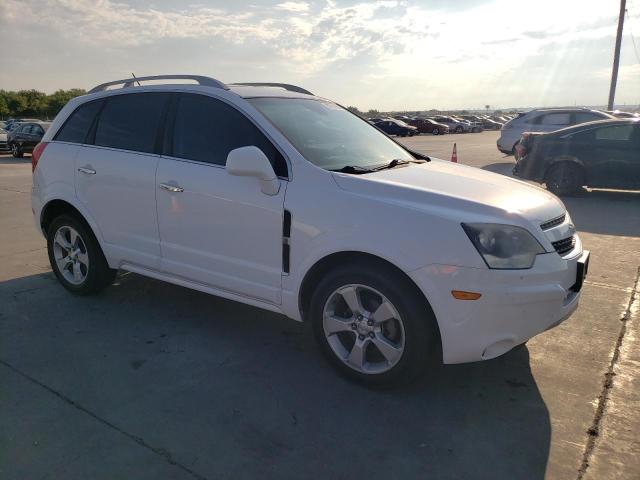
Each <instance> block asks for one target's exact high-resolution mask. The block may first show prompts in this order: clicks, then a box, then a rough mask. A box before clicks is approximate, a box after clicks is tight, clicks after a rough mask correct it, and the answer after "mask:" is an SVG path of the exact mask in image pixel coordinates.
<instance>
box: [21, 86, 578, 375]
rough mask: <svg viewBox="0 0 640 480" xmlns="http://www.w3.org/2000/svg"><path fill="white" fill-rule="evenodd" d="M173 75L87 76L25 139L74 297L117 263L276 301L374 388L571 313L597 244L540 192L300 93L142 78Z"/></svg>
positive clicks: (508, 343)
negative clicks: (29, 140) (90, 80)
mask: <svg viewBox="0 0 640 480" xmlns="http://www.w3.org/2000/svg"><path fill="white" fill-rule="evenodd" d="M169 78H180V79H182V78H191V79H193V80H195V81H196V82H197V84H193V85H189V84H173V85H169V84H160V85H158V84H155V85H150V86H133V84H132V83H131V80H123V81H119V82H110V83H108V84H104V85H101V86H99V87H96V88H94V89H93V90H92V91H91V92H89V94H88V95H85V96H83V97H79V98H76V99H73V100H72V101H70V102H69V104H68V105H67V106H66V107H65V108H64V109H63V110H62V111H61V112H60V114H59V115H58V116H57V117H56V119H55V121H54V122H53V125H52V126H51V128H50V129H49V130H48V131H47V133H46V135H45V137H44V138H43V141H42V143H40V144H39V145H38V146H37V148H36V149H35V151H34V154H33V169H34V175H33V191H32V205H33V212H34V215H35V221H36V224H37V226H38V228H39V229H41V230H42V232H43V233H44V235H45V236H46V238H47V245H48V252H49V258H50V261H51V267H52V268H53V271H54V272H55V275H56V276H57V278H58V279H59V280H60V282H61V283H62V285H63V286H64V287H65V288H67V289H68V290H69V291H71V292H73V293H77V294H90V293H94V292H97V291H99V290H100V289H102V288H104V287H105V286H107V285H109V284H110V283H111V282H112V281H113V279H114V277H115V274H116V271H117V270H118V269H122V270H127V271H131V272H136V273H139V274H141V275H146V276H149V277H153V278H156V279H161V280H165V281H167V282H171V283H175V284H177V285H182V286H186V287H189V288H193V289H196V290H200V291H203V292H207V293H211V294H214V295H218V296H221V297H225V298H228V299H232V300H236V301H239V302H243V303H247V304H250V305H254V306H258V307H261V308H264V309H266V310H271V311H274V312H280V313H282V314H284V315H286V316H288V317H291V318H293V319H295V320H300V321H302V320H304V321H308V322H310V323H311V325H312V328H313V331H314V334H315V336H316V337H317V340H318V342H319V344H320V346H321V349H322V350H323V352H324V353H325V354H326V355H327V357H328V359H329V360H330V361H331V363H333V364H334V365H335V366H336V367H337V368H338V369H339V370H341V371H342V372H343V373H344V374H346V375H348V376H350V377H352V378H355V379H358V380H363V381H366V382H369V383H373V384H380V383H388V382H395V381H405V380H408V379H411V378H413V377H415V376H416V375H417V374H418V373H419V372H421V371H422V370H424V368H425V366H426V365H427V364H428V362H429V361H434V360H435V361H439V360H442V361H444V362H445V363H459V362H469V361H476V360H485V359H489V358H493V357H496V356H498V355H501V354H503V353H505V352H507V351H509V350H510V349H512V348H513V347H515V346H516V345H518V344H521V343H523V342H525V341H527V339H529V338H530V337H532V336H533V335H536V334H537V333H539V332H542V331H544V330H546V329H548V328H551V327H552V326H554V325H557V324H558V323H559V322H561V321H562V320H563V319H565V318H567V317H568V316H569V315H570V314H571V313H572V312H573V311H574V310H575V308H576V307H577V305H578V300H579V297H580V288H581V286H582V281H583V278H584V275H585V274H586V269H587V265H588V252H586V251H583V249H582V244H581V242H580V239H579V238H578V236H577V235H576V234H575V231H574V226H573V225H572V224H571V219H570V218H569V215H568V213H567V212H566V209H565V207H564V205H563V204H562V203H561V202H560V200H558V198H556V197H555V196H553V195H552V194H550V193H549V192H547V191H545V190H543V189H540V188H537V187H534V186H531V185H528V184H526V183H523V182H520V181H517V180H513V179H509V178H507V177H503V176H500V175H497V174H493V173H490V172H486V171H483V170H480V169H477V168H471V167H466V166H462V165H457V164H453V163H449V162H444V161H441V160H435V159H430V158H428V157H425V156H423V155H420V154H417V153H414V152H412V151H410V150H408V149H407V148H406V147H404V146H402V145H400V144H398V143H396V142H395V141H394V140H392V139H391V138H389V137H387V136H386V135H384V134H383V133H381V132H380V131H379V130H378V129H376V128H375V127H373V126H371V125H370V124H369V123H367V122H366V121H364V120H362V119H360V118H359V117H357V116H356V115H353V114H351V113H350V112H348V111H347V110H345V109H343V108H342V107H340V106H338V105H336V104H335V103H332V102H330V101H328V100H325V99H322V98H319V97H316V96H314V95H312V94H311V93H309V92H307V91H306V90H303V89H302V88H300V87H295V86H292V85H284V84H235V85H225V84H223V83H221V82H219V81H217V80H214V79H211V78H207V77H197V76H193V77H192V76H177V77H172V76H160V77H145V78H141V79H140V80H141V81H145V80H149V79H153V80H156V81H157V80H159V79H160V80H161V79H169ZM117 84H124V87H125V88H118V89H108V88H107V87H109V86H114V85H117ZM434 354H435V355H434Z"/></svg>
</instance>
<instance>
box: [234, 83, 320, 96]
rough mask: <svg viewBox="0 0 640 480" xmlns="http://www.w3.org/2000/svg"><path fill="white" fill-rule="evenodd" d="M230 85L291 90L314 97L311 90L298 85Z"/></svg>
mask: <svg viewBox="0 0 640 480" xmlns="http://www.w3.org/2000/svg"><path fill="white" fill-rule="evenodd" d="M229 85H241V86H244V87H280V88H284V89H285V90H289V91H290V92H297V93H304V94H305V95H313V93H311V92H310V91H309V90H306V89H304V88H302V87H298V86H296V85H291V84H289V83H270V82H266V83H265V82H259V83H244V82H241V83H230V84H229Z"/></svg>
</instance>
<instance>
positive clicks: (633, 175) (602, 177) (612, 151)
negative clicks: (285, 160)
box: [591, 124, 640, 188]
mask: <svg viewBox="0 0 640 480" xmlns="http://www.w3.org/2000/svg"><path fill="white" fill-rule="evenodd" d="M639 137H640V128H639V127H638V125H631V124H627V125H615V126H606V127H600V128H597V129H595V131H594V143H595V148H594V149H593V154H592V168H591V171H592V173H593V177H594V178H593V180H594V182H593V186H599V187H610V188H638V187H640V147H639V143H638V142H639Z"/></svg>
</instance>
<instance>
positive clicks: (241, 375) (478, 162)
mask: <svg viewBox="0 0 640 480" xmlns="http://www.w3.org/2000/svg"><path fill="white" fill-rule="evenodd" d="M495 136H496V135H495V133H493V132H486V133H483V134H477V135H464V136H457V135H456V136H449V137H447V136H444V137H430V136H429V137H418V138H415V137H414V138H411V139H408V140H407V142H413V146H414V147H415V148H417V149H419V150H422V151H427V152H429V153H435V156H441V157H445V158H448V157H446V155H447V153H450V149H451V145H450V144H451V143H452V142H453V141H454V139H455V141H457V142H458V152H459V156H460V159H461V161H462V162H465V163H472V160H474V159H475V160H474V161H475V163H473V164H474V165H475V166H479V167H482V166H486V165H488V166H489V167H490V169H492V170H496V171H504V172H505V173H506V172H508V170H509V163H508V162H510V160H509V159H502V158H501V156H500V155H499V154H497V153H496V151H495ZM454 137H455V138H454ZM465 142H468V144H467V143H465ZM4 158H6V157H4ZM30 179H31V174H30V164H29V159H25V161H24V162H20V161H13V160H9V161H7V162H4V160H3V157H0V242H2V243H1V244H2V245H3V249H2V252H0V256H1V259H2V262H1V265H2V266H1V267H0V360H1V361H0V477H1V478H3V480H4V479H7V480H9V479H14V478H15V479H23V478H95V479H99V478H105V479H112V478H136V479H145V478H153V479H158V478H176V479H192V478H206V479H214V478H215V479H218V478H234V479H235V478H256V477H258V476H259V477H260V478H299V477H300V476H302V475H307V476H308V475H313V476H315V477H329V478H346V477H353V476H356V475H357V476H366V477H370V478H415V477H428V478H437V479H456V480H458V479H475V478H505V479H512V478H518V479H542V478H548V479H578V478H583V479H584V480H590V479H618V478H622V479H632V478H639V477H640V465H639V463H638V462H639V460H638V459H640V445H639V441H638V433H637V432H638V431H640V413H639V412H640V384H639V383H638V382H640V380H639V376H638V371H639V369H640V356H639V355H640V354H639V353H638V352H639V351H640V349H639V348H638V342H639V341H640V333H639V326H638V322H639V321H640V320H639V319H638V315H639V313H640V312H639V310H640V305H639V303H640V300H638V297H639V295H638V288H637V281H638V280H637V276H638V268H639V267H640V215H638V213H637V212H638V211H639V209H640V194H638V193H633V192H625V193H621V192H590V193H588V194H586V195H584V196H583V197H578V198H572V199H567V200H566V202H565V203H566V204H567V206H568V208H569V210H570V212H571V214H572V217H573V219H574V222H575V223H576V225H577V227H578V229H579V231H580V232H581V235H582V238H583V241H584V243H585V246H586V248H588V249H590V250H591V251H592V254H593V257H592V263H591V266H590V268H591V271H590V275H589V279H588V282H587V283H586V284H585V287H584V289H585V290H584V295H583V301H582V303H581V306H580V308H579V309H578V311H577V312H576V313H575V314H574V315H573V316H572V318H570V319H569V320H568V321H567V322H565V323H563V324H562V325H560V326H559V327H557V328H555V329H553V330H551V331H548V332H545V333H544V334H542V335H540V336H538V337H536V338H534V339H532V340H531V341H530V342H529V343H528V344H527V345H526V346H525V347H522V348H518V349H516V350H514V351H512V352H510V353H508V354H507V355H505V356H503V357H501V358H498V359H495V360H492V361H488V362H483V363H476V364H470V365H450V366H444V367H442V368H439V369H436V370H434V371H432V372H430V373H429V374H428V375H427V377H426V378H425V379H424V380H423V381H421V382H419V383H418V384H416V385H414V386H412V387H410V388H405V389H400V390H393V391H383V392H379V391H369V390H365V389H362V388H360V387H358V386H355V385H353V384H351V383H349V382H346V381H344V380H342V379H341V378H339V377H337V376H336V375H335V373H334V372H333V371H332V370H331V369H330V368H329V367H328V366H327V365H326V364H325V363H324V361H323V360H322V358H321V357H320V355H319V353H318V352H317V351H316V349H315V347H314V345H313V342H312V340H311V336H310V335H309V332H308V331H307V329H306V328H305V326H303V325H300V324H297V323H294V322H291V321H289V320H287V319H284V318H282V317H280V316H278V315H275V314H272V313H269V312H263V311H260V310H257V309H254V308H251V307H248V306H244V305H239V304H236V303H233V302H229V301H225V300H222V299H218V298H215V297H211V296H207V295H204V294H201V293H198V292H193V291H189V290H186V289H183V288H179V287H175V286H172V285H167V284H163V283H161V282H157V281H154V280H149V279H145V278H143V277H140V276H137V275H122V276H120V277H119V278H118V281H117V282H116V284H115V285H114V286H113V287H111V288H110V289H108V290H107V291H105V292H104V294H102V295H99V296H97V297H92V298H78V297H73V296H71V295H69V294H67V293H66V292H65V291H64V290H63V289H62V288H61V287H60V286H59V285H58V284H57V282H56V281H55V279H54V278H53V276H52V274H51V273H50V270H49V267H48V262H47V259H46V251H45V250H44V240H43V239H42V238H41V237H40V236H39V235H38V233H37V232H36V231H35V227H34V226H33V222H32V218H31V212H30V207H29V198H28V193H25V192H28V191H29V184H30ZM634 284H635V287H634ZM633 295H635V297H634V296H633ZM621 319H622V320H623V321H621ZM589 430H591V432H592V433H596V432H597V435H589V433H588V432H589Z"/></svg>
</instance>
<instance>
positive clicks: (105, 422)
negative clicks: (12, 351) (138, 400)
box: [0, 359, 207, 480]
mask: <svg viewBox="0 0 640 480" xmlns="http://www.w3.org/2000/svg"><path fill="white" fill-rule="evenodd" d="M0 365H4V366H5V367H6V368H8V369H9V370H11V371H13V372H14V373H17V374H18V375H20V376H21V377H23V378H25V379H27V380H29V381H30V382H31V383H34V384H35V385H38V386H39V387H41V388H43V389H45V390H46V391H48V392H49V393H51V394H53V395H55V396H56V397H58V398H59V399H60V400H62V401H63V402H65V403H67V404H69V405H71V406H72V407H73V408H75V409H76V410H80V411H81V412H83V413H85V414H87V415H89V416H90V417H92V418H93V419H95V420H97V421H98V422H100V423H102V424H103V425H105V426H107V427H109V428H111V429H112V430H115V431H116V432H118V433H120V434H121V435H124V436H125V437H127V438H128V439H129V440H132V441H133V442H135V443H137V444H138V445H139V446H141V447H143V448H145V449H147V450H149V451H151V452H152V453H154V454H156V455H158V456H160V457H162V458H163V459H164V460H165V461H166V462H167V463H169V464H170V465H174V466H176V467H178V468H179V469H181V470H183V471H184V472H186V473H188V474H189V475H191V476H192V477H193V478H195V479H197V480H207V478H206V477H205V476H203V475H200V474H199V473H197V472H195V471H193V470H192V469H190V468H189V467H187V466H185V465H183V464H181V463H179V462H178V461H176V460H175V459H174V458H173V456H172V455H171V453H170V452H169V451H168V450H165V449H164V448H158V447H153V446H151V445H149V444H148V443H147V442H146V441H145V440H144V439H143V438H142V437H138V436H136V435H133V434H132V433H129V432H127V431H125V430H123V429H122V428H120V427H118V426H117V425H115V424H114V423H111V422H110V421H109V420H106V419H104V418H102V417H100V416H99V415H98V414H96V413H94V412H92V411H91V410H89V409H88V408H86V407H84V406H82V405H81V404H79V403H78V402H76V401H75V400H72V399H71V398H69V397H67V396H66V395H64V394H63V393H60V392H58V391H57V390H55V389H54V388H52V387H50V386H48V385H46V384H44V383H42V382H41V381H40V380H38V379H36V378H34V377H32V376H31V375H29V374H28V373H25V372H23V371H22V370H20V369H18V368H16V367H14V366H13V365H11V364H10V363H8V362H6V361H5V360H2V359H0Z"/></svg>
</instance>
